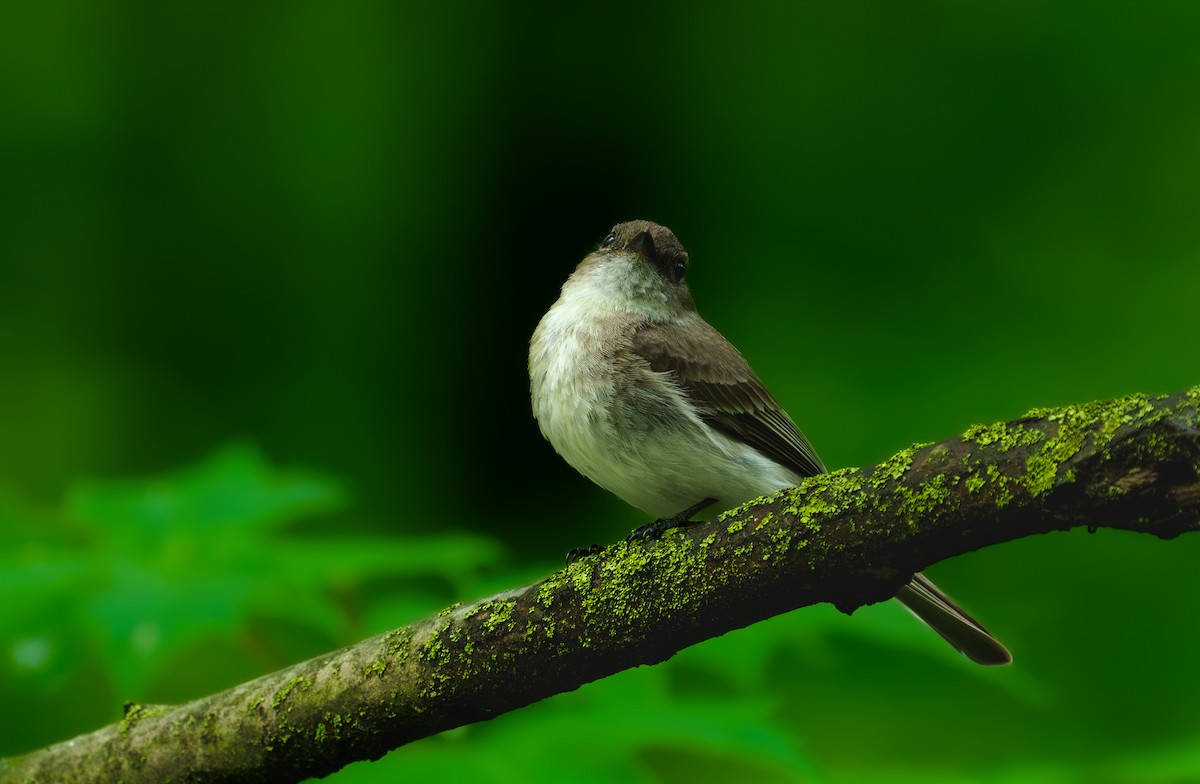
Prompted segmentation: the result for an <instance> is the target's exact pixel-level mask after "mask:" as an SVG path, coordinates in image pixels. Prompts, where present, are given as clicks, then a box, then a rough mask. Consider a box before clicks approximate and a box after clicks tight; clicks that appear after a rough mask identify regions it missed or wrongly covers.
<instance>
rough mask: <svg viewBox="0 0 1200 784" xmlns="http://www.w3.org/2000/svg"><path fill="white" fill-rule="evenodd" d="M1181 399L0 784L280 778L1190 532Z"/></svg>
mask: <svg viewBox="0 0 1200 784" xmlns="http://www.w3.org/2000/svg"><path fill="white" fill-rule="evenodd" d="M1198 409H1200V387H1193V388H1192V389H1190V390H1187V391H1185V392H1179V393H1176V394H1172V395H1164V396H1160V397H1145V396H1130V397H1125V398H1120V399H1117V400H1112V401H1107V402H1103V403H1092V404H1088V405H1082V406H1068V407H1064V408H1056V409H1043V410H1037V411H1032V412H1030V413H1029V414H1028V415H1026V416H1025V417H1024V418H1022V419H1019V420H1016V421H1013V422H1008V423H1005V424H997V425H992V426H988V427H984V426H976V427H972V428H971V429H969V430H968V431H967V432H966V433H964V434H963V435H962V436H960V437H956V438H951V439H948V440H946V441H943V442H941V443H937V444H930V445H925V446H918V447H913V448H911V449H907V450H905V451H903V452H901V453H899V454H897V455H895V456H894V457H892V458H891V459H889V460H887V461H885V462H883V463H880V464H879V465H876V466H872V467H869V468H863V469H847V470H842V471H837V472H835V473H833V474H830V475H827V476H819V477H813V478H811V479H808V480H806V481H805V482H804V483H803V484H801V485H800V486H798V487H795V488H791V489H789V490H785V491H783V492H781V493H778V494H776V495H774V496H771V497H769V498H766V499H760V500H759V501H758V502H756V503H751V504H748V505H746V506H744V507H742V508H740V509H737V510H733V511H731V512H728V513H726V514H724V515H721V516H720V517H718V518H717V519H716V520H714V521H712V522H710V523H707V524H704V525H696V526H692V527H689V528H686V529H681V530H676V531H673V532H668V534H667V535H666V536H664V537H663V539H662V540H660V541H658V542H651V543H637V544H632V545H628V546H627V545H618V546H615V547H611V548H609V549H608V550H607V551H605V552H604V553H602V554H600V555H598V556H593V557H589V558H585V559H583V560H582V561H580V562H577V563H575V564H573V565H572V566H570V567H569V568H567V569H564V570H562V571H560V572H557V573H555V574H553V575H551V576H550V577H548V578H547V579H545V580H543V581H541V582H538V583H534V584H533V585H527V586H525V587H523V588H517V589H514V590H512V591H508V592H507V593H503V594H499V595H497V596H493V597H490V598H488V599H484V600H482V601H478V602H474V603H472V604H468V605H455V606H453V607H450V608H447V609H446V610H443V611H442V612H439V613H438V614H437V615H434V616H431V617H429V618H426V619H424V620H421V621H418V622H417V623H414V624H412V625H410V626H406V627H404V628H401V629H397V630H395V631H392V632H389V633H387V634H383V635H380V636H378V637H374V638H372V639H369V640H366V641H364V642H361V643H359V644H357V645H354V646H351V647H349V648H344V649H342V650H340V651H335V652H333V653H330V654H327V655H325V656H321V657H318V658H316V659H312V660H311V661H307V662H303V663H301V664H297V665H296V666H294V667H290V668H288V669H286V670H282V671H280V672H276V673H273V674H271V675H266V676H264V677H262V678H259V679H257V680H255V681H251V682H250V683H246V684H243V685H241V686H238V687H236V688H233V689H230V690H228V691H225V692H222V693H220V694H216V695H213V696H211V697H206V698H204V699H200V700H196V701H194V702H190V703H188V704H186V705H181V706H177V707H161V706H132V707H131V708H130V709H129V710H128V711H127V714H126V718H125V720H124V721H122V722H121V723H120V724H115V725H111V726H109V727H105V728H104V729H101V730H99V731H97V732H94V733H91V734H89V735H84V736H81V737H78V738H76V739H74V740H71V741H67V742H65V743H61V744H58V745H55V746H52V747H50V748H47V749H44V750H41V751H37V752H33V753H30V754H27V755H25V756H23V757H17V758H13V759H10V760H7V761H0V782H18V781H21V782H24V781H62V782H74V781H80V782H83V781H86V782H116V781H123V782H138V781H160V780H172V781H221V782H240V781H254V782H292V781H299V780H302V779H304V778H306V777H309V776H321V775H325V774H328V773H330V772H332V771H335V770H337V769H339V768H341V767H343V766H344V765H346V764H348V763H350V762H353V761H356V760H361V759H376V758H378V757H380V756H382V755H383V754H385V753H386V752H387V751H389V750H391V749H393V748H396V747H397V746H401V745H403V744H405V743H408V742H410V741H413V740H416V739H418V738H423V737H426V736H429V735H433V734H435V733H438V732H441V731H442V730H446V729H449V728H452V727H458V726H461V725H464V724H469V723H472V722H476V721H482V720H484V719H488V718H491V717H493V716H496V715H498V714H501V713H505V712H507V711H511V710H514V709H516V708H520V707H522V706H524V705H528V704H529V703H531V702H535V701H537V700H540V699H543V698H544V697H548V696H550V695H553V694H557V693H559V692H564V691H570V690H572V689H576V688H578V687H579V686H581V685H582V684H584V683H588V682H590V681H593V680H596V679H598V678H603V677H605V676H607V675H610V674H612V673H614V672H618V671H620V670H623V669H626V668H629V667H634V666H636V665H639V664H653V663H656V662H660V661H663V660H665V659H667V658H669V657H670V656H671V655H673V654H674V653H675V652H676V651H679V650H681V649H682V648H685V647H687V646H689V645H692V644H693V643H696V642H699V641H701V640H704V639H707V638H710V637H715V636H718V635H720V634H723V633H725V632H727V631H730V630H731V629H736V628H740V627H743V626H747V625H749V624H751V623H754V622H755V621H759V620H762V619H764V618H767V617H770V616H773V615H776V614H779V613H782V612H786V611H788V610H792V609H795V608H797V607H802V606H805V605H809V604H814V603H817V602H826V601H827V602H832V603H833V604H835V605H837V606H838V607H839V608H841V609H842V610H844V611H847V612H849V611H851V610H853V609H854V608H856V607H858V606H860V605H863V604H866V603H869V602H874V601H879V600H882V599H886V598H889V597H891V596H892V595H893V594H894V593H895V592H896V590H897V589H898V588H899V586H900V585H901V584H902V583H904V582H905V581H906V580H907V579H908V578H909V576H910V575H912V573H913V572H916V571H918V570H920V569H923V568H925V567H927V566H929V565H930V564H932V563H935V562H937V561H940V560H942V559H944V558H949V557H951V556H954V555H958V554H960V553H965V552H968V551H971V550H975V549H978V548H980V547H986V546H987V545H990V544H995V543H998V542H1004V541H1008V540H1011V539H1017V538H1020V537H1023V536H1027V535H1029V534H1033V533H1044V532H1048V531H1058V530H1066V529H1068V528H1071V527H1073V526H1078V525H1087V526H1093V527H1108V528H1119V529H1126V530H1131V531H1143V532H1146V533H1150V534H1154V535H1156V536H1159V537H1162V538H1164V539H1169V538H1171V537H1174V536H1176V535H1178V534H1180V533H1183V532H1185V531H1192V530H1196V529H1197V528H1198V527H1200V412H1198Z"/></svg>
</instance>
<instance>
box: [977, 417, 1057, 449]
mask: <svg viewBox="0 0 1200 784" xmlns="http://www.w3.org/2000/svg"><path fill="white" fill-rule="evenodd" d="M1045 437H1046V434H1045V433H1043V432H1042V431H1040V430H1034V429H1027V428H1026V427H1025V426H1024V425H1022V424H1016V425H1013V426H1012V427H1009V426H1008V424H1007V423H1006V422H997V423H996V424H994V425H971V427H969V428H967V430H966V431H965V432H964V433H963V434H962V440H963V441H964V442H969V443H973V444H978V445H979V446H991V445H992V444H996V445H998V446H999V448H1000V451H1001V452H1007V451H1008V450H1010V449H1013V448H1015V447H1018V446H1033V445H1034V444H1036V443H1038V442H1039V441H1041V440H1042V439H1043V438H1045Z"/></svg>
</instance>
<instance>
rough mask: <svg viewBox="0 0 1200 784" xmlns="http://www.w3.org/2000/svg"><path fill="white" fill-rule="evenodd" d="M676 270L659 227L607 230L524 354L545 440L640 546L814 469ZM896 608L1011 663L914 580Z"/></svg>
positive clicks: (968, 649)
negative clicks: (644, 534) (640, 535)
mask: <svg viewBox="0 0 1200 784" xmlns="http://www.w3.org/2000/svg"><path fill="white" fill-rule="evenodd" d="M687 267H688V254H687V251H685V250H684V249H683V246H682V245H681V244H680V243H679V240H677V239H676V238H675V235H674V234H673V233H671V230H670V229H668V228H666V227H665V226H659V225H657V224H654V223H650V222H648V221H630V222H629V223H622V224H619V225H617V226H614V227H613V230H612V232H611V233H610V234H609V235H608V236H607V237H606V238H605V239H604V242H603V243H602V244H601V245H600V247H599V248H597V249H596V250H595V251H593V252H592V253H590V254H588V255H587V256H586V257H585V258H584V259H583V261H582V262H580V264H579V266H578V267H577V268H576V269H575V272H574V273H573V274H572V275H571V277H570V278H568V279H567V282H566V283H565V284H563V287H562V295H561V296H560V297H559V299H558V301H557V302H555V303H554V305H553V306H552V307H551V308H550V310H549V311H548V312H547V313H546V315H545V316H544V317H542V320H541V322H540V323H539V324H538V326H537V329H536V330H535V331H534V333H533V339H532V340H531V341H530V347H529V378H530V389H531V394H532V398H533V413H534V416H535V417H536V418H537V421H538V425H539V426H540V427H541V431H542V434H543V435H544V436H545V437H546V439H547V440H548V441H550V443H551V444H552V445H553V446H554V448H555V450H557V451H558V453H559V454H560V455H562V457H563V458H564V459H565V460H566V461H567V462H568V463H570V464H571V466H573V467H574V468H575V469H576V470H577V471H579V472H580V473H581V474H583V475H584V476H586V477H588V478H589V479H591V480H592V481H593V482H595V483H596V484H598V485H600V486H601V487H603V488H604V489H606V490H608V491H610V492H612V493H614V494H615V495H617V496H619V497H620V498H622V499H624V500H625V501H627V502H628V503H630V504H632V505H633V506H636V507H638V508H639V509H642V510H644V511H646V512H648V513H650V514H651V515H654V516H656V517H658V518H659V520H658V521H656V523H655V524H654V525H652V526H651V527H650V531H649V533H650V534H651V535H653V534H655V533H658V532H661V530H663V529H665V528H667V527H670V526H672V525H677V524H680V523H682V522H684V521H686V520H687V519H688V517H689V516H690V515H691V514H692V513H694V512H697V511H699V510H700V509H703V508H705V507H708V506H712V505H714V504H715V505H716V508H718V509H722V510H724V509H731V508H733V507H735V506H738V505H739V504H742V503H744V502H746V501H749V500H751V499H754V498H758V497H759V496H763V495H767V494H769V493H773V492H775V491H776V490H779V489H781V488H784V487H789V486H791V485H795V484H797V483H799V482H800V481H801V480H802V479H803V478H804V477H806V476H813V475H814V474H819V473H823V472H824V471H825V466H824V465H822V463H821V460H820V458H818V457H817V453H816V452H815V451H813V448H812V447H811V446H810V445H809V443H808V441H807V440H806V439H805V438H804V436H803V435H802V434H801V433H800V430H799V429H798V428H797V427H796V425H795V424H794V423H793V422H792V420H791V418H790V417H788V415H787V414H786V413H785V412H784V410H783V409H782V408H781V407H780V405H779V403H777V402H776V401H775V398H774V397H772V396H771V393H770V392H768V391H767V389H766V387H764V386H763V384H762V382H761V381H760V380H759V379H758V376H756V375H755V374H754V371H753V370H751V368H750V365H749V364H748V363H747V362H746V360H745V359H743V358H742V355H741V354H740V353H738V350H737V349H736V348H734V347H733V345H732V344H730V343H729V341H727V340H726V339H725V338H724V337H723V336H722V335H721V333H719V332H717V331H716V330H715V329H713V328H712V327H711V326H710V325H709V324H708V322H706V321H705V320H704V319H702V318H700V315H699V314H698V313H697V312H696V306H695V304H694V303H693V302H692V295H691V293H690V292H689V291H688V287H687V284H686V283H685V282H684V274H685V273H686V272H687ZM896 598H897V599H899V600H900V601H901V602H903V603H904V605H905V606H907V607H908V608H909V609H910V610H912V612H913V613H914V614H916V616H917V617H918V618H920V619H921V620H923V621H925V623H927V624H929V625H930V626H931V627H932V628H933V629H934V631H936V632H937V633H938V634H940V635H941V636H942V637H943V638H945V639H946V641H947V642H949V643H950V644H951V645H953V646H954V647H955V648H956V649H957V650H959V651H961V652H962V653H963V654H965V655H966V656H968V657H969V658H970V659H971V660H972V661H975V662H978V663H979V664H989V665H990V664H1007V663H1008V662H1010V661H1012V657H1011V656H1010V655H1009V653H1008V651H1007V650H1006V649H1005V648H1004V646H1003V645H1001V644H1000V643H999V642H998V641H997V640H996V639H995V638H994V637H992V635H991V634H989V633H988V632H987V630H986V629H984V628H983V627H982V626H980V625H979V624H978V623H977V622H976V621H975V620H974V619H973V618H971V616H969V615H967V614H966V613H965V612H964V611H963V610H962V609H961V608H959V607H958V606H957V605H956V604H955V603H954V602H953V601H952V600H951V599H950V598H949V597H947V596H946V595H945V594H944V593H942V592H941V591H940V590H938V588H937V587H936V586H935V585H934V584H933V583H931V582H930V581H929V580H928V579H926V578H925V577H924V576H923V575H921V574H916V575H914V576H913V578H912V580H911V581H910V582H909V583H908V584H907V585H905V586H904V587H903V588H901V589H900V593H899V594H897V596H896Z"/></svg>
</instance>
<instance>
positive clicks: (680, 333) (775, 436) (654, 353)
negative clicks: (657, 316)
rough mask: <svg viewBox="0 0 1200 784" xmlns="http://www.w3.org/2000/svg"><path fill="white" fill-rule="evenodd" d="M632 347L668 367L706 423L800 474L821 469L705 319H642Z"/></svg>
mask: <svg viewBox="0 0 1200 784" xmlns="http://www.w3.org/2000/svg"><path fill="white" fill-rule="evenodd" d="M633 349H634V351H636V352H637V353H638V354H640V355H641V356H642V357H643V358H645V360H646V361H647V362H649V363H650V368H651V369H652V370H654V371H657V372H660V373H671V374H672V375H673V376H674V377H675V380H676V382H677V383H678V384H679V385H680V386H681V387H682V388H683V390H684V392H685V393H686V394H687V395H688V397H690V398H691V400H692V402H693V403H694V404H695V406H696V408H697V409H699V411H700V417H701V419H703V420H704V421H705V422H707V423H708V424H710V425H712V426H713V427H715V428H717V429H718V430H720V431H721V432H723V433H725V434H726V435H728V436H730V437H732V438H736V439H738V440H740V441H743V442H745V443H746V444H749V445H750V446H752V447H754V448H755V449H757V450H758V451H760V452H762V453H763V454H764V455H766V456H767V457H769V458H771V459H772V460H776V461H778V462H780V463H782V464H783V465H785V466H787V467H788V468H790V469H791V470H793V471H795V472H796V473H797V474H800V475H801V476H812V475H814V474H823V473H825V466H824V465H822V464H821V458H819V457H817V453H816V452H815V451H813V448H812V447H811V446H810V445H809V443H808V441H807V440H805V438H804V436H803V434H801V432H800V431H799V430H798V429H797V428H796V425H795V424H794V423H793V422H792V420H791V419H789V418H788V415H787V414H786V413H784V411H783V409H782V408H780V406H779V403H777V402H776V401H775V398H773V397H771V393H770V392H768V391H767V389H766V387H764V386H763V384H762V382H761V381H759V380H758V376H756V375H754V371H753V370H751V369H750V365H749V363H747V362H746V360H745V359H743V358H742V355H741V354H739V353H738V350H737V349H736V348H734V347H733V345H732V344H731V343H730V342H729V341H728V340H726V339H725V338H724V336H722V335H721V333H720V332H717V331H716V330H715V329H713V328H712V327H711V326H709V324H708V322H706V321H704V319H702V318H700V317H699V316H696V315H693V316H691V317H690V319H689V320H688V321H687V322H686V325H685V326H679V325H674V324H646V325H644V326H642V327H641V328H640V329H638V331H637V332H636V333H635V334H634V336H633Z"/></svg>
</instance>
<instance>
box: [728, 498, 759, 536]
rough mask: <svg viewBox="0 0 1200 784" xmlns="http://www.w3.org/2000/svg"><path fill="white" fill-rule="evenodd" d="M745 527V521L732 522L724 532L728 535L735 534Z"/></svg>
mask: <svg viewBox="0 0 1200 784" xmlns="http://www.w3.org/2000/svg"><path fill="white" fill-rule="evenodd" d="M751 503H753V502H751ZM745 527H746V521H745V519H741V520H734V521H733V522H732V523H730V524H729V525H728V527H726V529H725V530H726V531H727V532H728V533H731V534H736V533H737V532H738V531H740V530H742V529H743V528H745Z"/></svg>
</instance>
